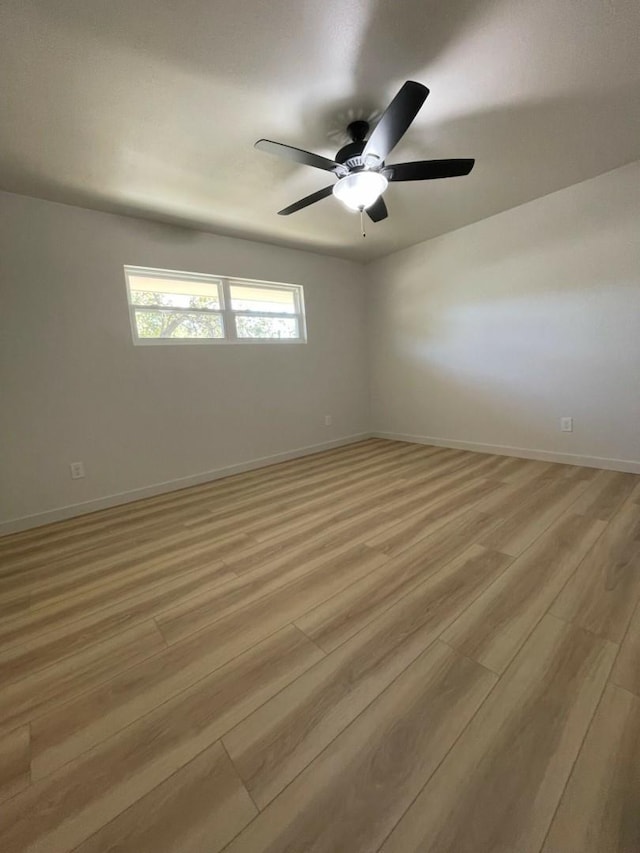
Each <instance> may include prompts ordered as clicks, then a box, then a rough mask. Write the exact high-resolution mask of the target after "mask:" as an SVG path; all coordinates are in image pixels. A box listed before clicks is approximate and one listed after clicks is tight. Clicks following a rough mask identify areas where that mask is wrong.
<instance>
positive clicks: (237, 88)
mask: <svg viewBox="0 0 640 853" xmlns="http://www.w3.org/2000/svg"><path fill="white" fill-rule="evenodd" d="M639 35H640V3H639V2H638V0H447V2H442V0H440V2H432V0H340V2H337V1H336V0H322V2H319V0H269V2H264V0H135V2H131V0H3V2H2V3H1V4H0V75H1V77H2V81H3V83H2V86H1V87H0V187H1V188H2V189H6V190H9V191H12V192H18V193H25V194H28V195H34V196H40V197H43V198H49V199H54V200H58V201H65V202H70V203H74V204H79V205H83V206H85V207H91V208H97V209H101V210H111V211H119V212H125V213H132V214H135V215H138V216H145V217H149V218H153V219H162V220H168V221H171V222H174V223H181V224H184V225H187V226H196V227H199V228H205V229H209V230H212V231H215V232H218V233H223V234H232V235H237V236H242V237H247V238H251V239H257V240H263V241H266V242H273V243H279V244H283V245H289V246H296V247H299V248H305V249H311V250H313V251H320V252H326V253H329V254H334V255H341V256H346V257H352V258H356V259H360V260H366V259H369V258H374V257H379V256H381V255H384V254H387V253H389V252H391V251H395V250H397V249H399V248H402V247H404V246H408V245H410V244H412V243H416V242H419V241H421V240H425V239H427V238H429V237H433V236H436V235H438V234H442V233H444V232H446V231H449V230H452V229H454V228H458V227H460V226H462V225H465V224H468V223H470V222H473V221H476V220H478V219H482V218H484V217H486V216H490V215H492V214H494V213H497V212H499V211H501V210H505V209H506V208H509V207H513V206H514V205H517V204H521V203H523V202H525V201H528V200H530V199H532V198H536V197H538V196H541V195H544V194H546V193H549V192H552V191H554V190H557V189H560V188H562V187H565V186H568V185H570V184H573V183H576V182H577V181H581V180H584V179H586V178H590V177H593V176H594V175H597V174H600V173H602V172H605V171H608V170H609V169H613V168H616V167H617V166H621V165H622V164H624V163H627V162H629V161H631V160H635V159H638V158H640V40H639ZM406 79H413V80H418V81H420V82H422V83H424V84H425V85H427V86H428V87H429V88H430V89H431V94H430V96H429V98H428V99H427V102H426V104H425V105H424V107H423V108H422V110H421V112H420V113H419V115H418V118H417V119H416V121H415V122H414V124H413V126H412V127H411V129H410V130H409V132H408V133H407V135H406V136H405V138H404V139H403V141H402V142H401V143H400V145H399V146H398V147H397V149H396V150H395V151H394V152H393V155H392V156H391V157H390V158H389V161H390V162H393V161H396V162H400V161H404V160H410V159H418V158H441V157H469V156H471V157H475V158H476V161H477V162H476V167H475V169H474V171H473V172H472V174H471V175H470V176H469V177H466V178H457V179H451V180H445V181H434V182H429V183H421V184H419V183H412V184H404V185H403V184H396V185H393V186H390V187H389V189H388V191H387V193H386V194H385V199H386V201H387V205H388V207H389V210H390V217H389V219H388V220H386V221H384V222H382V223H379V224H377V225H373V224H371V225H370V227H369V228H368V232H369V233H368V236H367V238H366V240H363V239H362V237H361V236H360V233H359V228H358V216H357V215H356V214H351V213H349V212H347V211H346V210H344V209H343V208H342V207H341V206H340V205H339V203H338V202H337V201H336V200H335V199H333V198H328V199H326V200H324V201H322V202H320V203H318V204H317V205H315V206H313V207H310V208H308V209H306V210H304V211H301V212H300V213H297V214H294V215H293V216H291V217H279V216H277V215H276V211H277V210H279V209H280V208H281V207H284V206H285V205H286V204H288V203H290V202H292V201H295V200H296V199H297V198H299V197H301V196H304V195H307V194H308V193H311V192H313V191H315V190H317V189H320V188H321V187H323V186H326V185H327V183H330V182H331V176H327V174H325V173H323V172H321V171H318V170H315V169H310V168H308V167H304V166H298V165H296V164H294V163H288V162H285V161H280V160H278V159H276V158H273V157H270V156H268V155H266V154H263V153H260V152H258V151H255V150H254V149H253V143H254V141H255V140H256V139H258V138H259V137H267V138H270V139H275V140H278V141H282V142H286V143H288V144H291V145H295V146H298V147H303V148H307V149H310V150H312V151H316V152H318V153H321V154H325V155H328V156H333V155H334V154H335V152H336V150H337V149H338V148H339V147H340V145H341V144H343V143H344V142H345V141H346V139H345V136H344V128H345V126H346V124H347V123H348V122H349V121H350V120H351V119H353V118H372V117H375V116H376V115H379V113H380V111H381V110H382V109H383V108H384V107H385V106H386V104H387V103H388V101H389V100H390V99H391V97H392V96H393V95H394V94H395V92H396V91H397V89H398V88H399V86H400V85H401V84H402V82H404V80H406ZM327 177H328V178H329V180H328V181H327Z"/></svg>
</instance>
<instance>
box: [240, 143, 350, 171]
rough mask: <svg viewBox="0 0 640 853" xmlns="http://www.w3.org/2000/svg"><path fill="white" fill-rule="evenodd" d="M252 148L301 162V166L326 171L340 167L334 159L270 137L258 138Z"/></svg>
mask: <svg viewBox="0 0 640 853" xmlns="http://www.w3.org/2000/svg"><path fill="white" fill-rule="evenodd" d="M254 148H257V149H258V151H266V153H267V154H275V155H276V156H278V157H286V159H287V160H294V161H295V162H296V163H302V165H303V166H315V168H316V169H324V170H325V171H326V172H334V171H335V170H336V169H340V165H339V164H338V163H336V162H335V161H334V160H329V159H328V158H327V157H321V156H320V155H319V154H312V153H311V152H310V151H303V150H302V148H293V146H291V145H283V144H282V142H272V141H271V140H270V139H259V140H258V141H257V142H256V144H255V146H254Z"/></svg>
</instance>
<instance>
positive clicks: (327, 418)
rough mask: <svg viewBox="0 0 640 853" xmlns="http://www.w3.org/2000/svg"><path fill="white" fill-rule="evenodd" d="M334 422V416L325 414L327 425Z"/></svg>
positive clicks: (325, 423)
mask: <svg viewBox="0 0 640 853" xmlns="http://www.w3.org/2000/svg"><path fill="white" fill-rule="evenodd" d="M332 423H333V418H332V417H331V415H325V416H324V425H325V426H331V424H332Z"/></svg>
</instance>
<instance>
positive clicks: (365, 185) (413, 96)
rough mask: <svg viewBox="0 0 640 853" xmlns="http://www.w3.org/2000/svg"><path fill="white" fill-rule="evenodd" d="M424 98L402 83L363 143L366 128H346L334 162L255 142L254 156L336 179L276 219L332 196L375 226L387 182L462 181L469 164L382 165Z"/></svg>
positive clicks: (416, 87) (423, 91)
mask: <svg viewBox="0 0 640 853" xmlns="http://www.w3.org/2000/svg"><path fill="white" fill-rule="evenodd" d="M428 94H429V90H428V89H427V87H426V86H423V85H422V84H421V83H415V82H414V81H413V80H407V82H406V83H405V84H404V85H403V86H402V87H401V89H400V91H399V92H398V94H397V95H396V96H395V98H394V99H393V100H392V101H391V103H390V104H389V106H388V107H387V109H386V110H385V112H384V113H383V115H382V118H381V119H380V121H379V122H378V123H377V125H376V126H375V128H374V129H373V132H372V133H371V135H370V136H369V138H368V139H367V138H366V137H367V134H368V133H369V123H368V122H366V121H353V122H351V124H350V125H349V126H348V127H347V132H348V134H349V136H350V138H351V142H349V143H348V144H347V145H345V146H344V147H343V148H341V149H340V150H339V151H338V153H337V154H336V156H335V159H334V160H329V159H328V158H327V157H321V156H320V155H319V154H312V153H311V152H310V151H303V150H302V149H300V148H293V147H292V146H290V145H284V144H283V143H281V142H272V141H271V140H270V139H259V140H258V141H257V142H256V144H255V147H256V148H258V149H259V150H260V151H266V152H268V153H269V154H276V155H278V156H280V157H286V158H287V159H289V160H294V161H295V162H296V163H302V164H303V165H305V166H314V167H315V168H316V169H324V171H326V172H332V173H333V174H334V175H335V176H336V178H337V179H338V180H337V181H336V183H334V184H331V185H330V186H328V187H324V189H321V190H318V191H317V192H315V193H312V194H311V195H308V196H306V197H305V198H302V199H300V201H296V202H294V203H293V204H290V205H289V206H288V207H285V208H283V210H279V211H278V213H279V215H280V216H289V214H291V213H296V211H298V210H302V209H303V208H304V207H308V206H309V205H310V204H315V203H316V202H317V201H321V199H323V198H327V197H328V196H330V195H331V194H332V193H333V195H334V196H335V197H336V198H337V199H338V200H339V201H341V202H342V203H343V204H344V205H345V206H346V207H348V208H349V209H350V210H354V211H360V215H361V216H362V214H363V212H364V211H366V212H367V215H368V216H369V218H370V219H371V220H373V222H380V220H381V219H386V218H387V216H388V211H387V206H386V204H385V202H384V199H383V198H382V194H383V193H384V191H385V190H386V188H387V185H388V184H389V182H396V181H431V180H434V179H435V178H454V177H457V176H458V175H468V174H469V172H470V171H471V170H472V169H473V165H474V163H475V160H473V159H462V160H416V161H415V162H412V163H394V164H393V165H389V166H387V165H386V164H385V160H386V158H387V157H388V156H389V154H390V153H391V151H392V150H393V149H394V148H395V146H396V145H397V144H398V142H399V141H400V140H401V139H402V137H403V136H404V134H405V133H406V132H407V130H408V128H409V126H410V125H411V122H412V121H413V120H414V118H415V117H416V115H417V114H418V111H419V110H420V107H421V106H422V105H423V103H424V102H425V100H426V98H427V95H428ZM363 234H364V229H363Z"/></svg>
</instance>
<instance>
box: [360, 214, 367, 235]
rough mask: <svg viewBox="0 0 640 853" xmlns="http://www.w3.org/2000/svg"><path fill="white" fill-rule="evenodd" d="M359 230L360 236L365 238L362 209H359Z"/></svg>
mask: <svg viewBox="0 0 640 853" xmlns="http://www.w3.org/2000/svg"><path fill="white" fill-rule="evenodd" d="M360 230H361V231H362V236H363V237H366V236H367V235H366V233H365V230H364V207H361V208H360Z"/></svg>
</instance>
